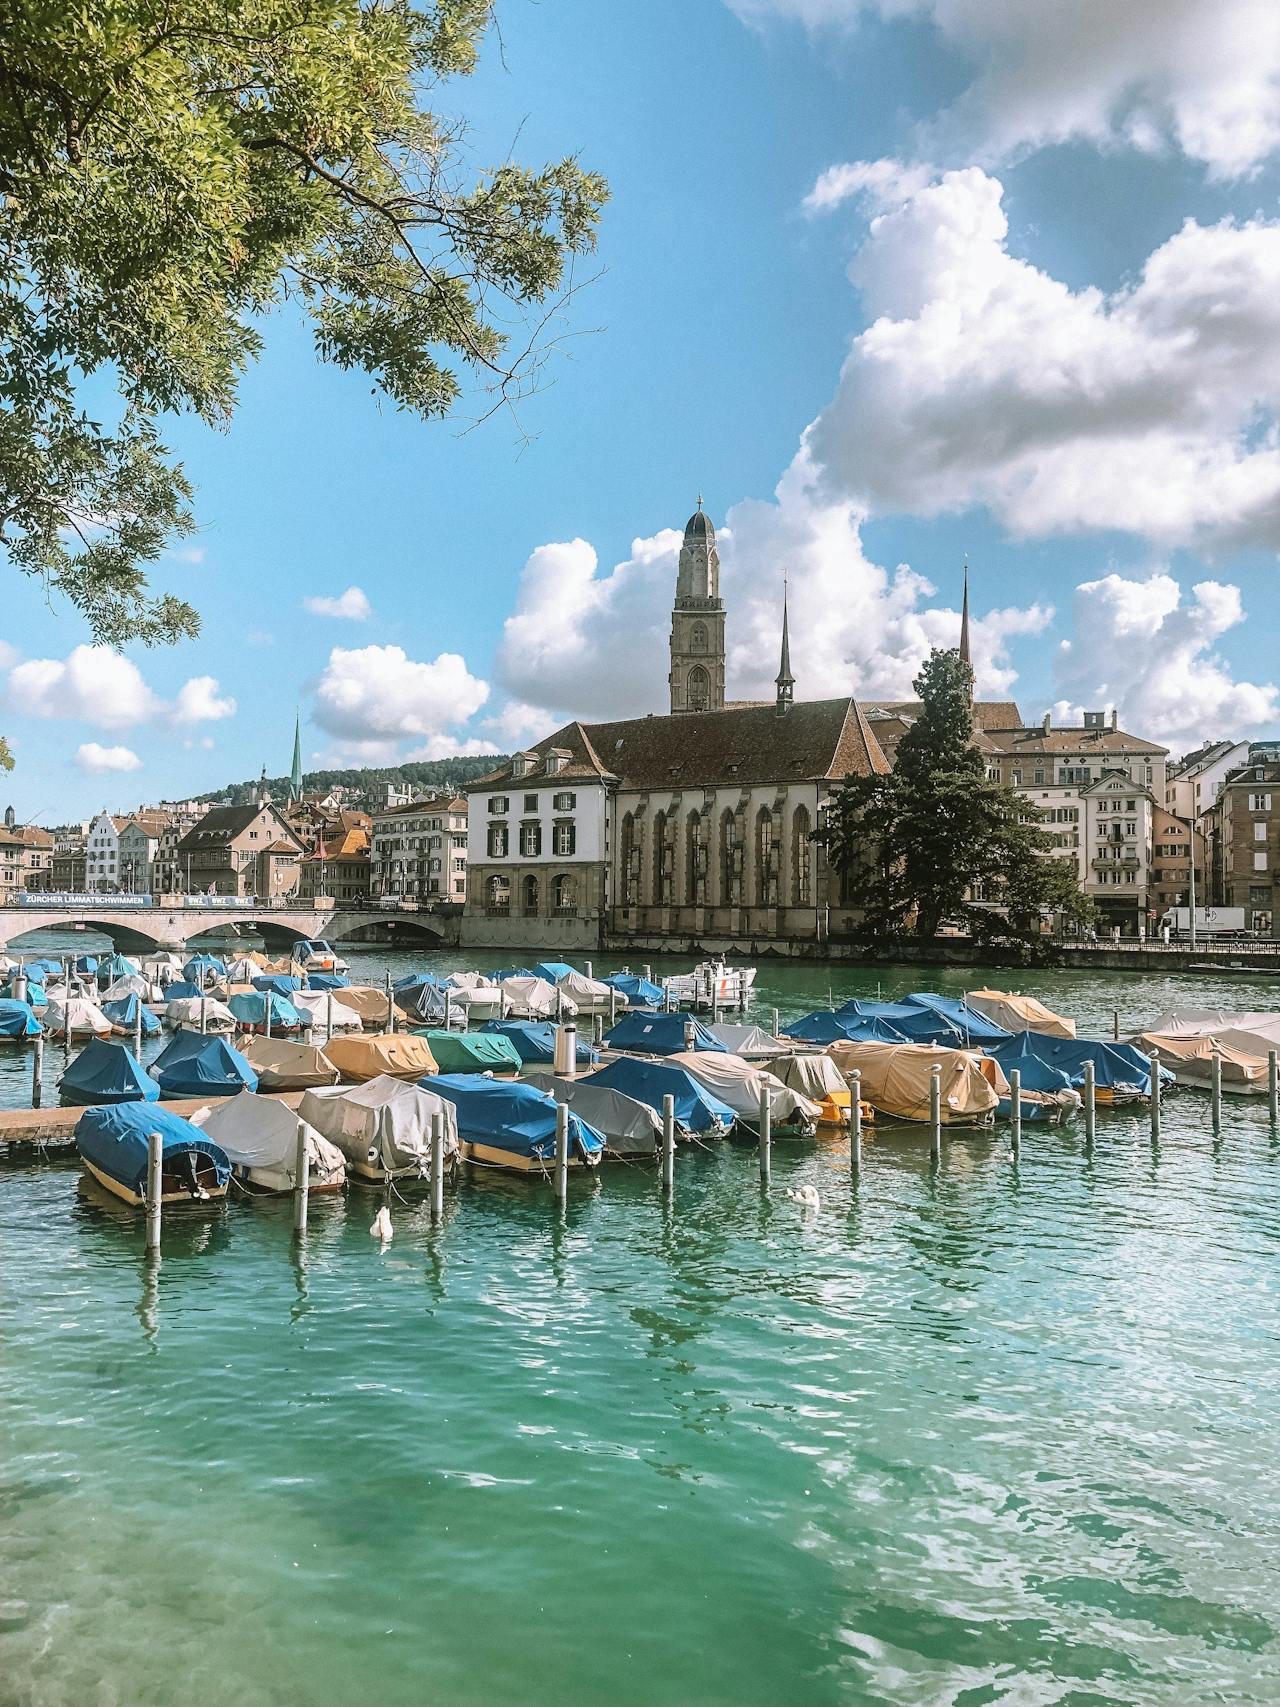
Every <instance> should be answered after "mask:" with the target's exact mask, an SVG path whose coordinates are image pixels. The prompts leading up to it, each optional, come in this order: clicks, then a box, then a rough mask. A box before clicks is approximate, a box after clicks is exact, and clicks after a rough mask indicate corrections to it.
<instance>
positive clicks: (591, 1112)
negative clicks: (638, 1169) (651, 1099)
mask: <svg viewBox="0 0 1280 1707" xmlns="http://www.w3.org/2000/svg"><path fill="white" fill-rule="evenodd" d="M542 1085H543V1088H544V1089H545V1090H546V1091H548V1092H549V1093H550V1095H551V1096H553V1097H554V1098H555V1099H556V1101H557V1102H562V1103H566V1104H567V1105H568V1107H569V1108H571V1109H572V1110H573V1112H574V1113H575V1114H576V1115H578V1116H579V1117H580V1118H581V1119H583V1120H585V1121H586V1123H587V1125H588V1126H590V1127H592V1128H593V1129H594V1130H595V1131H596V1132H598V1133H599V1134H600V1136H601V1137H602V1138H603V1139H604V1144H605V1154H606V1155H608V1156H626V1157H629V1158H632V1159H634V1158H635V1157H641V1158H647V1159H649V1160H652V1159H653V1158H654V1157H655V1156H657V1155H658V1154H659V1153H660V1152H661V1149H662V1117H661V1115H659V1114H658V1113H657V1111H656V1110H655V1109H652V1108H650V1106H649V1104H648V1103H646V1102H640V1101H638V1100H637V1099H636V1098H635V1097H629V1096H626V1095H625V1094H624V1093H623V1092H622V1091H615V1090H612V1089H611V1088H610V1087H609V1086H608V1085H596V1084H592V1083H591V1082H590V1080H588V1079H578V1078H573V1079H566V1078H558V1077H554V1076H553V1077H552V1078H549V1079H544V1080H543V1081H542Z"/></svg>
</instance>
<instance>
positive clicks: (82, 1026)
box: [44, 996, 111, 1038]
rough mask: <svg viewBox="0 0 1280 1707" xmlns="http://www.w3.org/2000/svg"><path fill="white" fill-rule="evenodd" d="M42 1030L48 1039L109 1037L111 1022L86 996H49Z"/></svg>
mask: <svg viewBox="0 0 1280 1707" xmlns="http://www.w3.org/2000/svg"><path fill="white" fill-rule="evenodd" d="M44 1029H45V1031H46V1032H47V1033H48V1035H49V1036H50V1037H62V1038H66V1037H110V1035H111V1021H110V1020H109V1019H108V1018H107V1016H106V1014H104V1013H103V1011H102V1009H101V1008H100V1007H99V1006H98V1004H97V1003H96V1002H91V1001H90V1000H89V998H88V997H87V996H50V998H49V1006H48V1008H47V1009H46V1010H45V1015H44Z"/></svg>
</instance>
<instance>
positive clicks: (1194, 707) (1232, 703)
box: [1054, 573, 1280, 744]
mask: <svg viewBox="0 0 1280 1707" xmlns="http://www.w3.org/2000/svg"><path fill="white" fill-rule="evenodd" d="M1073 618H1074V620H1073V632H1072V638H1071V639H1070V640H1064V641H1063V642H1062V643H1061V645H1060V647H1059V650H1058V657H1057V661H1056V669H1055V682H1056V686H1057V690H1058V692H1059V693H1060V694H1061V695H1062V697H1061V699H1060V700H1059V701H1058V704H1057V705H1056V706H1055V707H1054V714H1055V716H1056V717H1059V718H1070V719H1073V720H1075V721H1079V718H1080V714H1081V712H1082V711H1083V710H1084V709H1085V708H1086V707H1087V708H1089V709H1098V710H1101V709H1103V708H1107V707H1111V706H1115V707H1116V708H1117V709H1118V710H1119V713H1120V719H1121V722H1122V723H1123V724H1124V726H1125V727H1126V728H1128V729H1130V730H1132V731H1133V732H1134V733H1135V734H1142V735H1149V736H1151V737H1152V738H1153V739H1155V740H1162V741H1171V742H1175V743H1177V742H1181V743H1184V744H1185V743H1188V742H1191V741H1195V740H1199V739H1202V738H1210V737H1214V736H1219V735H1239V734H1240V733H1241V732H1242V731H1248V730H1253V729H1256V728H1258V727H1259V726H1260V725H1264V724H1268V723H1274V722H1275V720H1276V718H1277V716H1280V693H1278V692H1277V689H1276V688H1275V686H1274V685H1273V684H1271V683H1270V682H1266V683H1262V684H1256V683H1254V682H1241V681H1236V680H1234V679H1233V676H1232V674H1231V669H1230V666H1229V665H1228V664H1227V662H1226V661H1225V660H1224V659H1223V658H1221V657H1220V656H1219V655H1218V653H1217V651H1216V646H1217V642H1218V641H1219V640H1220V639H1221V638H1222V636H1223V635H1224V634H1225V633H1226V632H1227V631H1228V629H1231V628H1234V627H1235V626H1236V625H1237V624H1238V623H1240V622H1241V621H1242V620H1243V618H1244V610H1243V607H1242V605H1241V600H1240V589H1239V588H1238V587H1233V586H1230V585H1225V584H1223V583H1221V582H1218V581H1200V582H1198V583H1197V584H1196V585H1195V586H1193V587H1192V589H1191V596H1190V598H1189V599H1188V598H1184V596H1183V592H1182V589H1181V587H1180V586H1179V585H1178V583H1177V581H1175V580H1174V579H1173V578H1172V576H1170V575H1167V574H1164V573H1157V574H1153V575H1149V576H1147V577H1145V578H1143V579H1139V578H1127V577H1125V576H1123V575H1118V574H1111V575H1105V576H1103V577H1102V578H1101V579H1100V580H1097V581H1086V582H1085V583H1084V584H1083V585H1082V586H1080V587H1077V588H1076V594H1075V609H1074V613H1073Z"/></svg>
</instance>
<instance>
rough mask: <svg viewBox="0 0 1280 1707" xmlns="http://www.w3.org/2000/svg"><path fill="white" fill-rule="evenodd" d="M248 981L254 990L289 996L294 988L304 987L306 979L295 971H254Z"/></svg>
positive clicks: (300, 988) (301, 988)
mask: <svg viewBox="0 0 1280 1707" xmlns="http://www.w3.org/2000/svg"><path fill="white" fill-rule="evenodd" d="M249 982H250V983H251V984H252V985H253V987H254V989H255V990H264V991H268V992H270V993H271V994H272V995H276V996H291V995H292V994H293V993H294V991H295V990H303V989H305V988H306V979H305V978H301V977H299V975H298V974H297V973H296V972H255V973H254V975H253V977H252V978H251V979H250V980H249Z"/></svg>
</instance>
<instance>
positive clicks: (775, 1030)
mask: <svg viewBox="0 0 1280 1707" xmlns="http://www.w3.org/2000/svg"><path fill="white" fill-rule="evenodd" d="M771 1035H772V1036H773V1037H777V1035H778V1010H777V1008H774V1010H773V1031H772V1033H771Z"/></svg>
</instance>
